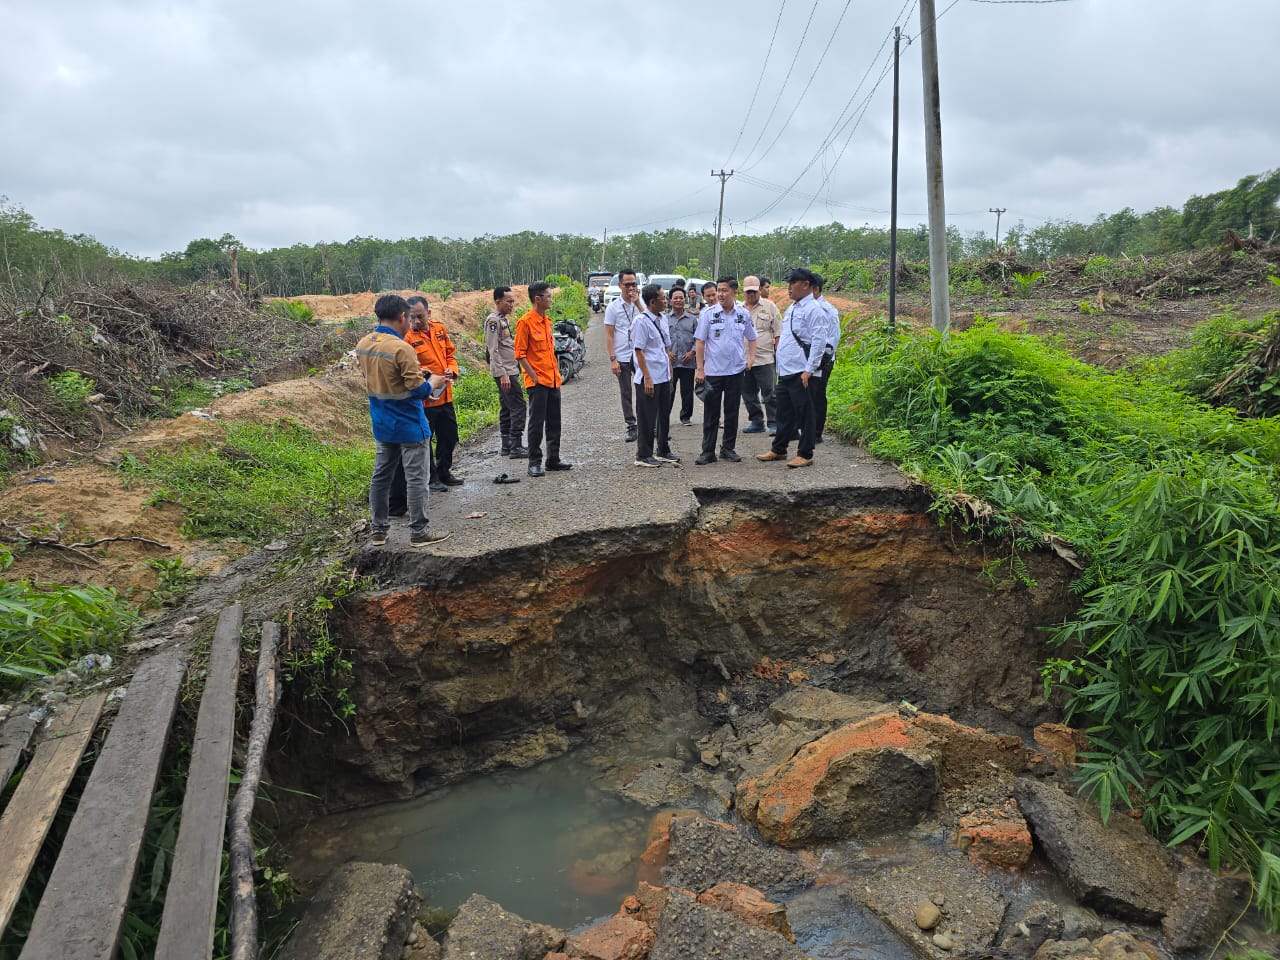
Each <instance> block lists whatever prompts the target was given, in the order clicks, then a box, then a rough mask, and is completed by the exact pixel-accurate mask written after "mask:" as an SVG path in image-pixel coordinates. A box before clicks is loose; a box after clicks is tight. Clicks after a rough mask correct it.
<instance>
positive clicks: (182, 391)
mask: <svg viewBox="0 0 1280 960" xmlns="http://www.w3.org/2000/svg"><path fill="white" fill-rule="evenodd" d="M252 389H253V381H252V380H250V379H248V378H247V377H227V378H226V379H221V380H197V379H195V378H193V377H171V378H170V379H168V380H166V381H165V382H164V383H162V384H157V385H156V386H153V387H152V388H151V390H152V392H153V393H154V394H155V395H156V396H157V397H160V398H162V399H163V402H164V405H165V408H166V412H167V413H168V414H169V415H170V416H173V417H177V416H181V415H182V414H184V413H186V412H187V411H188V410H196V409H199V408H200V407H206V406H208V405H209V404H210V403H212V402H213V401H214V400H217V399H218V397H222V396H225V395H227V394H228V393H243V392H244V391H245V390H252Z"/></svg>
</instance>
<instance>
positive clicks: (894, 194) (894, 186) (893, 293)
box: [889, 27, 902, 332]
mask: <svg viewBox="0 0 1280 960" xmlns="http://www.w3.org/2000/svg"><path fill="white" fill-rule="evenodd" d="M901 41H902V28H901V27H894V28H893V172H892V174H891V175H890V178H889V183H890V186H889V330H890V332H892V331H893V329H894V327H895V326H896V325H897V322H898V48H899V45H900V43H901Z"/></svg>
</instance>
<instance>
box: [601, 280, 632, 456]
mask: <svg viewBox="0 0 1280 960" xmlns="http://www.w3.org/2000/svg"><path fill="white" fill-rule="evenodd" d="M618 287H619V289H620V290H621V291H622V296H620V297H619V298H618V299H617V300H615V301H613V303H611V304H609V306H608V307H606V308H605V311H604V342H605V345H606V346H607V347H608V348H609V369H610V370H612V371H613V375H614V376H615V377H617V378H618V394H619V400H620V401H621V403H622V420H623V424H624V425H625V426H626V428H627V443H634V442H635V439H636V414H635V408H634V405H633V403H632V391H633V390H634V387H633V386H632V380H634V379H635V372H636V367H635V348H634V347H633V346H632V344H631V324H632V323H634V322H635V320H636V318H637V317H638V316H639V315H640V311H641V307H640V302H639V301H640V288H639V286H638V285H637V284H636V272H635V271H634V270H629V269H628V270H619V271H618Z"/></svg>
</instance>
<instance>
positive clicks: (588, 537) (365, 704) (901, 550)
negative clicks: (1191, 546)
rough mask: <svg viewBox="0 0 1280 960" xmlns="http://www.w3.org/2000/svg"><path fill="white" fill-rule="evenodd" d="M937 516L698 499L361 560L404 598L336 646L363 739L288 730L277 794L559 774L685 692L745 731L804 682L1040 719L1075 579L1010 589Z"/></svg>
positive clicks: (356, 606)
mask: <svg viewBox="0 0 1280 960" xmlns="http://www.w3.org/2000/svg"><path fill="white" fill-rule="evenodd" d="M926 506H927V504H926V501H925V499H924V498H923V497H921V496H920V495H918V494H917V493H914V492H912V491H910V490H907V489H896V490H894V489H886V490H881V491H879V492H878V494H877V495H875V496H869V495H868V494H867V491H865V490H859V491H851V492H848V493H847V494H846V497H845V498H844V499H842V498H841V497H840V496H838V495H837V494H836V493H834V492H832V493H830V494H829V495H828V496H827V498H826V500H825V502H823V500H822V499H819V498H804V501H803V502H800V503H797V502H791V503H786V502H778V500H777V499H773V500H770V499H769V498H767V497H764V496H763V495H762V496H761V497H760V498H759V499H758V500H756V502H754V503H753V502H752V498H751V496H750V495H749V494H747V493H743V492H737V493H727V494H723V495H719V494H716V493H713V492H709V491H705V490H703V491H698V502H697V503H696V504H695V505H693V506H692V507H691V508H690V509H689V510H688V512H687V513H686V514H685V515H684V516H682V517H680V518H679V519H677V520H675V521H674V522H668V523H664V524H660V525H639V526H631V527H621V528H617V529H613V530H611V531H608V532H607V533H603V532H595V531H588V532H581V533H576V534H571V535H566V536H563V537H561V538H558V539H555V540H552V541H551V542H547V543H545V544H541V545H531V546H522V547H517V548H513V549H508V550H506V551H503V552H501V553H490V554H487V555H484V556H479V557H471V558H461V557H457V556H454V557H450V558H445V557H441V556H424V555H422V554H421V553H415V552H412V551H409V550H390V551H387V550H383V551H376V550H367V551H364V552H363V553H362V554H361V555H360V557H359V565H360V569H361V572H365V573H372V574H376V575H377V576H378V577H379V579H380V581H381V582H383V583H385V584H390V586H388V587H387V588H386V589H383V590H378V591H375V592H371V593H366V594H363V595H359V596H356V597H353V598H351V599H350V600H349V601H348V603H347V605H346V616H345V617H344V618H343V619H342V621H341V623H340V625H339V641H340V643H341V645H342V646H343V647H344V648H346V649H347V650H348V651H349V652H350V656H351V659H352V662H353V664H354V674H355V677H354V682H353V685H352V687H351V691H350V692H351V695H352V697H353V699H354V700H355V703H356V707H357V712H356V716H355V718H354V721H353V724H354V726H353V729H352V730H351V735H347V734H346V733H344V732H343V731H342V730H341V729H340V728H339V730H338V731H336V732H331V733H330V734H328V735H324V736H318V735H317V734H316V733H315V732H314V731H310V730H308V729H307V727H306V726H304V725H302V724H301V723H295V724H293V725H292V727H291V729H289V730H287V732H286V734H285V735H284V736H283V737H282V740H286V741H288V743H287V745H286V746H285V748H284V749H285V751H287V756H285V755H282V756H280V758H279V767H280V768H279V769H277V770H276V777H277V779H281V778H282V777H283V778H285V779H288V780H290V781H292V782H293V783H294V784H295V785H297V786H301V787H303V788H305V789H307V790H309V791H311V792H314V793H316V794H318V795H319V796H321V797H322V798H323V800H324V802H325V804H326V805H327V806H329V807H330V808H340V807H345V806H352V805H358V804H364V803H369V802H376V801H380V800H389V799H393V798H401V797H406V796H411V795H414V794H417V793H422V792H425V791H426V790H428V789H430V788H432V787H434V786H437V785H440V784H442V783H446V782H450V781H453V780H457V779H460V778H462V777H464V776H467V775H471V774H475V773H477V772H483V771H486V770H492V769H495V768H496V767H499V766H502V765H506V764H510V765H513V766H524V765H528V764H530V763H534V762H537V761H538V760H540V759H544V758H545V757H546V756H548V755H553V754H555V753H558V752H562V751H563V750H564V749H566V748H567V747H568V746H569V745H570V743H571V742H572V741H573V740H574V739H575V738H579V737H583V736H589V735H590V734H591V732H592V728H593V723H595V722H603V721H604V718H606V717H608V718H610V720H611V721H612V720H616V719H617V718H616V717H615V716H613V713H611V711H610V707H611V705H613V704H615V703H616V702H617V701H618V700H619V698H622V697H624V696H629V695H635V694H643V692H644V691H646V690H647V691H653V699H654V700H658V699H660V698H661V696H662V694H661V691H662V690H664V689H669V688H670V687H671V686H672V685H687V684H688V683H689V682H690V681H693V682H695V683H697V684H698V685H699V686H701V687H703V688H704V690H710V691H714V690H715V689H716V687H717V686H723V687H724V689H723V690H721V692H720V700H721V703H722V705H724V706H726V708H727V709H728V710H729V713H730V714H731V713H732V708H733V703H732V698H733V695H734V694H732V693H731V691H732V690H733V689H734V688H735V687H737V686H738V685H737V684H736V682H735V681H739V680H741V679H742V678H744V677H745V678H747V679H750V680H754V681H757V682H758V683H757V685H761V684H762V685H763V686H764V687H765V688H766V689H765V691H763V692H762V693H761V696H770V695H771V696H776V695H777V693H779V692H781V691H782V690H784V689H786V688H787V687H789V686H791V685H795V684H799V683H804V682H810V683H815V684H818V685H821V686H824V687H827V688H829V689H833V690H838V691H841V692H849V693H864V692H865V693H874V694H875V695H877V696H879V697H882V698H885V699H899V698H901V699H906V700H909V701H911V702H913V703H915V704H925V705H927V706H928V708H929V709H930V710H933V711H936V712H944V711H945V712H952V713H955V714H957V715H960V716H968V717H973V718H977V719H980V720H982V721H983V722H987V723H991V724H995V725H997V726H1005V727H1008V726H1011V725H1025V724H1029V723H1032V722H1035V721H1038V720H1040V719H1044V716H1045V715H1047V714H1048V713H1051V712H1052V711H1051V709H1050V708H1049V707H1048V705H1046V704H1045V703H1044V702H1043V701H1042V700H1041V698H1040V696H1039V681H1038V668H1039V665H1040V663H1041V662H1042V661H1043V659H1044V656H1045V647H1044V637H1043V634H1042V633H1041V632H1040V629H1039V628H1040V627H1042V626H1044V625H1046V624H1050V623H1054V622H1057V621H1059V620H1060V619H1061V618H1062V617H1063V616H1064V615H1065V614H1066V613H1067V612H1068V610H1069V609H1070V607H1071V603H1072V601H1071V598H1070V596H1069V593H1068V590H1067V582H1068V579H1069V578H1068V571H1067V569H1066V568H1065V566H1064V565H1063V564H1061V562H1060V561H1058V560H1057V559H1056V558H1053V557H1051V556H1047V555H1036V556H1032V557H1029V558H1028V563H1029V568H1030V570H1031V573H1032V576H1033V577H1034V578H1035V580H1036V582H1037V583H1038V586H1036V587H1034V588H1031V589H1028V588H1027V587H1025V586H1022V585H1019V584H1016V583H1013V582H1006V583H1001V582H996V581H994V580H993V579H992V578H990V577H988V576H987V575H986V574H985V573H984V568H985V567H986V564H987V561H988V560H989V559H990V558H989V557H985V556H983V555H982V554H981V553H979V552H978V551H976V550H973V549H969V548H967V547H963V546H959V545H957V544H956V543H954V542H953V541H952V539H951V537H950V536H949V534H948V531H946V530H944V529H940V528H938V527H937V526H936V525H935V524H934V523H933V522H932V521H931V520H930V519H929V518H928V517H927V516H926V514H925V507H926ZM703 699H706V698H703ZM709 699H710V700H711V701H712V703H714V701H715V699H716V698H715V697H714V696H712V697H711V698H709ZM743 706H744V707H750V706H751V705H749V704H744V705H743ZM715 709H716V708H715V707H714V706H712V707H711V710H712V711H714V710H715ZM291 710H296V711H298V712H299V713H301V714H305V709H304V707H303V705H301V704H288V703H286V713H289V712H290V711H291ZM593 718H594V719H593ZM289 758H292V759H289ZM322 758H323V759H322Z"/></svg>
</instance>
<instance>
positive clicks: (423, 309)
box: [405, 297, 462, 493]
mask: <svg viewBox="0 0 1280 960" xmlns="http://www.w3.org/2000/svg"><path fill="white" fill-rule="evenodd" d="M405 340H406V341H407V342H408V344H409V346H411V347H413V349H414V350H415V351H416V352H417V354H418V365H419V366H421V367H422V369H423V370H426V371H428V372H429V373H439V374H441V375H443V376H445V377H448V378H449V383H448V384H447V385H446V386H445V388H444V392H443V393H441V394H440V396H438V397H431V398H430V399H428V400H424V401H423V402H422V405H423V406H424V407H425V408H426V411H427V423H429V424H431V438H432V440H434V441H435V448H436V449H435V455H434V456H433V457H432V458H431V490H432V492H434V493H444V492H445V491H446V490H448V489H449V488H450V487H457V486H461V484H462V478H461V477H455V476H454V475H453V451H454V448H455V447H457V445H458V415H457V413H456V412H455V411H454V409H453V381H454V380H456V379H457V378H458V360H457V358H456V356H455V354H454V348H453V341H452V340H450V339H449V331H448V330H446V329H445V326H444V324H443V323H441V322H440V321H439V320H436V319H435V318H434V317H432V315H431V304H429V303H427V298H426V297H410V298H409V334H408V336H406V337H405Z"/></svg>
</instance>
